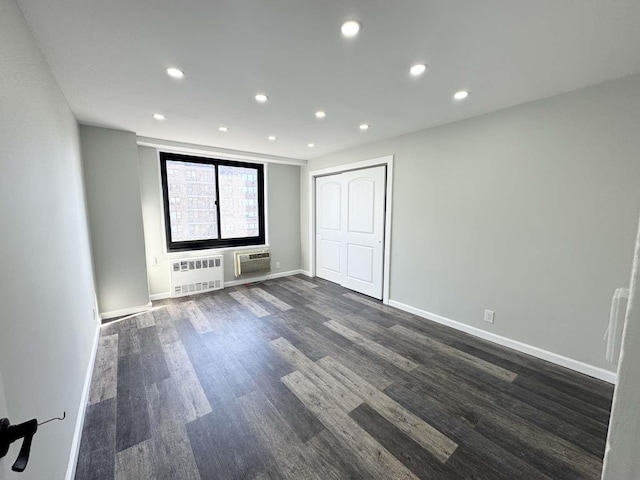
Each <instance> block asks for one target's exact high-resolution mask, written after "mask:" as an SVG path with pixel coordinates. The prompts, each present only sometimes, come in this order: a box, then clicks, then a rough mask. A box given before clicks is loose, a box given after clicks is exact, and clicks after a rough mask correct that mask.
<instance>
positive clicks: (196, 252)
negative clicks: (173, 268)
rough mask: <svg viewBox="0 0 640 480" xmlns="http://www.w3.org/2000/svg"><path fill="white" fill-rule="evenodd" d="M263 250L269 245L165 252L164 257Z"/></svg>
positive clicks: (202, 255) (173, 257)
mask: <svg viewBox="0 0 640 480" xmlns="http://www.w3.org/2000/svg"><path fill="white" fill-rule="evenodd" d="M263 248H270V247H269V245H266V244H265V245H248V246H246V247H222V248H207V249H204V250H184V251H182V252H165V254H164V256H165V258H167V259H175V258H198V257H209V256H211V255H220V254H222V253H224V252H235V251H238V250H261V249H263Z"/></svg>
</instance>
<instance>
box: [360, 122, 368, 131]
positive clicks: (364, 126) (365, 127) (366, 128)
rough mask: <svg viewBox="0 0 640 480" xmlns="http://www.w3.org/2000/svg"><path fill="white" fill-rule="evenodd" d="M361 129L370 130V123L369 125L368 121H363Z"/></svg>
mask: <svg viewBox="0 0 640 480" xmlns="http://www.w3.org/2000/svg"><path fill="white" fill-rule="evenodd" d="M360 130H363V131H364V130H369V125H367V124H366V123H363V124H362V125H360Z"/></svg>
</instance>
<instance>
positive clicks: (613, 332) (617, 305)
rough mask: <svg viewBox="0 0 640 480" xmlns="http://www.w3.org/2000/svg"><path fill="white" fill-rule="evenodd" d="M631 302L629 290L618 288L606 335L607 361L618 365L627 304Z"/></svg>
mask: <svg viewBox="0 0 640 480" xmlns="http://www.w3.org/2000/svg"><path fill="white" fill-rule="evenodd" d="M628 301H629V289H628V288H618V289H617V290H616V291H615V293H614V294H613V300H612V301H611V313H610V315H609V326H608V327H607V331H606V332H605V334H604V338H605V339H606V340H607V350H606V358H607V361H608V362H610V363H613V364H614V365H616V364H617V363H618V358H619V357H620V346H621V344H622V330H623V329H624V320H625V317H626V314H627V302H628Z"/></svg>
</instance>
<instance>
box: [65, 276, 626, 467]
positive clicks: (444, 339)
mask: <svg viewBox="0 0 640 480" xmlns="http://www.w3.org/2000/svg"><path fill="white" fill-rule="evenodd" d="M155 306H159V307H160V308H157V309H156V310H154V311H153V312H151V313H146V314H143V315H138V316H136V317H132V318H128V319H125V320H122V321H119V322H114V323H111V324H107V325H105V326H103V328H102V332H101V337H100V344H99V350H98V355H97V358H96V367H95V373H94V379H93V383H92V388H91V393H90V404H89V406H88V410H87V414H86V420H85V425H84V432H83V436H82V443H81V448H80V457H79V463H78V468H77V475H76V478H77V480H86V479H101V480H104V479H113V478H116V479H136V480H139V479H146V478H158V479H203V480H204V479H260V480H263V479H281V478H282V479H295V480H301V479H322V480H325V479H385V480H387V479H400V478H401V479H415V478H422V479H477V480H480V479H483V480H488V479H505V480H506V479H509V480H513V479H563V480H568V479H597V478H600V471H601V468H602V464H601V459H602V456H603V452H604V445H605V437H606V433H607V422H608V420H609V410H610V406H611V398H612V393H613V392H612V387H611V386H610V385H608V384H606V383H603V382H600V381H598V380H594V379H592V378H589V377H586V376H582V375H579V374H576V373H573V372H571V371H569V370H565V369H563V368H560V367H557V366H555V365H552V364H549V363H546V362H543V361H541V360H537V359H535V358H532V357H529V356H526V355H523V354H520V353H517V352H514V351H511V350H509V349H506V348H503V347H500V346H497V345H494V344H491V343H488V342H485V341H482V340H479V339H477V338H474V337H471V336H468V335H465V334H463V333H460V332H458V331H455V330H452V329H449V328H447V327H443V326H441V325H438V324H435V323H432V322H429V321H427V320H424V319H421V318H418V317H416V316H413V315H410V314H407V313H404V312H401V311H399V310H396V309H393V308H389V307H386V306H383V305H382V304H380V303H378V302H375V301H372V300H370V299H368V298H367V297H363V296H360V295H357V294H354V293H352V292H349V291H348V290H345V289H343V288H341V287H339V286H336V285H334V284H332V283H329V282H326V281H323V280H320V279H309V278H306V277H289V278H282V279H278V280H271V281H268V282H265V283H262V284H259V285H256V286H253V287H244V286H243V287H235V288H228V289H225V290H222V291H220V292H216V293H214V294H203V295H199V296H194V297H188V298H184V299H181V300H171V301H164V302H158V303H157V304H155Z"/></svg>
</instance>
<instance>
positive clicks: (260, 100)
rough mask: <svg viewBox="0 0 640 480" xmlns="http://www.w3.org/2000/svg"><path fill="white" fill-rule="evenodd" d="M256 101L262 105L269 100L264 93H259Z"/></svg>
mask: <svg viewBox="0 0 640 480" xmlns="http://www.w3.org/2000/svg"><path fill="white" fill-rule="evenodd" d="M256 100H257V101H259V102H260V103H264V102H266V101H267V100H269V97H267V96H266V95H265V94H264V93H259V94H257V95H256Z"/></svg>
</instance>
